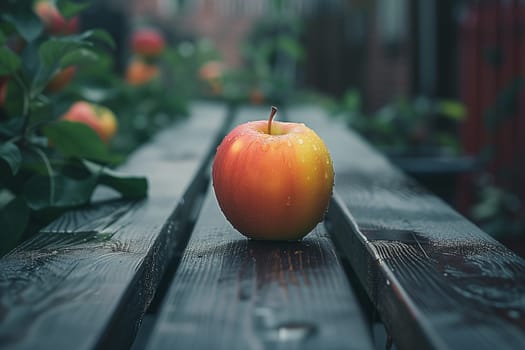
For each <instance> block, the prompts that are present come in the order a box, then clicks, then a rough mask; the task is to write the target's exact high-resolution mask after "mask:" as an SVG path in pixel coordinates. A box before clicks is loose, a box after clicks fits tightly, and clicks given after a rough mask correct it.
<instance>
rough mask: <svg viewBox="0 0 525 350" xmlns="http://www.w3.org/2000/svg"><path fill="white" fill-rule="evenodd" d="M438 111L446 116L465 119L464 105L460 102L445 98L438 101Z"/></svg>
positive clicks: (458, 119) (459, 119)
mask: <svg viewBox="0 0 525 350" xmlns="http://www.w3.org/2000/svg"><path fill="white" fill-rule="evenodd" d="M438 108H439V111H440V112H441V113H442V114H443V115H444V116H446V117H449V118H451V119H453V120H457V121H461V120H464V119H465V115H466V111H465V106H464V105H463V104H462V103H461V102H457V101H450V100H445V101H441V102H439V105H438Z"/></svg>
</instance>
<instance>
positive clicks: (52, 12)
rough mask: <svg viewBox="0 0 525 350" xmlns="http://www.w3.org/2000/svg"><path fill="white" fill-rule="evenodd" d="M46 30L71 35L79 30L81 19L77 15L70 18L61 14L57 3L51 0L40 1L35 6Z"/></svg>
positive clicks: (53, 33)
mask: <svg viewBox="0 0 525 350" xmlns="http://www.w3.org/2000/svg"><path fill="white" fill-rule="evenodd" d="M34 10H35V13H36V14H37V15H38V17H40V19H41V20H42V23H43V24H44V27H45V28H46V31H47V32H48V33H49V34H52V35H69V34H74V33H76V32H78V28H79V19H78V17H77V16H75V17H72V18H70V19H67V18H65V17H64V16H62V14H60V12H59V11H58V9H57V8H56V7H55V5H54V4H53V3H52V2H51V1H49V0H42V1H38V2H37V3H36V4H35V7H34Z"/></svg>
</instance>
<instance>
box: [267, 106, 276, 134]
mask: <svg viewBox="0 0 525 350" xmlns="http://www.w3.org/2000/svg"><path fill="white" fill-rule="evenodd" d="M276 113H277V107H275V106H272V111H271V112H270V118H268V135H271V134H272V120H273V117H274V116H275V114H276Z"/></svg>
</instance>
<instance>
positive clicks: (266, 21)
mask: <svg viewBox="0 0 525 350" xmlns="http://www.w3.org/2000/svg"><path fill="white" fill-rule="evenodd" d="M51 2H52V3H53V4H55V5H56V7H57V8H58V9H59V12H60V13H61V15H62V16H63V17H64V18H66V20H65V21H63V23H62V27H60V26H58V27H57V26H56V25H55V26H54V27H53V26H50V25H49V23H46V21H45V20H44V19H43V18H42V15H38V13H35V3H34V2H33V1H14V0H6V1H3V2H2V4H1V5H0V9H1V12H0V13H1V14H2V15H1V16H0V21H1V22H0V23H1V26H0V30H1V35H0V39H1V40H0V45H1V46H2V48H1V50H3V51H2V58H1V59H0V61H1V63H2V64H1V65H0V100H1V101H2V102H4V101H5V103H3V104H2V107H1V113H2V115H1V116H2V120H1V122H2V123H3V124H2V125H4V124H5V123H7V124H9V123H11V122H13V121H14V120H15V119H17V118H18V117H20V116H23V115H24V113H23V111H22V109H23V107H22V106H24V98H23V96H28V97H27V98H28V99H29V103H30V105H31V108H30V109H31V113H30V114H31V117H30V118H29V119H30V120H31V122H30V124H31V125H33V126H34V128H33V127H32V128H30V130H31V133H27V129H26V132H24V133H23V135H22V136H21V138H16V140H15V142H14V143H13V137H14V136H13V135H4V136H2V137H3V138H2V139H1V142H2V148H1V150H2V151H1V152H0V154H1V155H2V157H1V158H2V159H3V163H4V165H5V164H7V165H10V166H11V170H13V167H15V168H17V167H18V166H17V164H18V162H17V161H13V160H12V159H13V156H12V153H13V149H12V146H11V144H14V145H15V146H16V147H17V148H18V149H19V150H22V149H23V148H24V147H26V145H27V144H34V143H35V142H36V143H37V144H38V147H39V149H40V150H41V151H42V152H43V153H44V154H45V155H46V158H49V159H50V160H53V161H49V162H48V163H50V164H51V166H50V167H51V168H52V170H53V172H52V173H53V174H55V173H61V172H62V169H63V168H64V169H65V167H63V166H61V165H60V166H59V165H57V164H56V163H55V162H54V160H55V158H56V157H59V158H60V159H62V160H61V161H62V162H64V159H67V162H71V161H72V159H75V161H76V162H77V163H78V162H80V163H79V164H84V165H83V166H82V167H83V168H82V167H81V169H84V168H86V166H85V164H86V163H85V162H86V161H89V162H94V163H95V164H98V165H99V166H102V167H106V166H109V167H113V166H115V165H117V164H119V162H122V161H124V159H125V157H126V155H128V154H129V153H130V152H131V151H132V150H133V149H135V148H136V147H138V146H139V145H141V144H142V143H144V142H146V141H147V140H148V139H149V138H150V137H151V136H152V135H153V134H154V133H155V132H156V131H157V130H159V129H160V128H163V127H165V126H166V125H168V124H171V123H173V122H176V121H177V120H179V119H181V118H184V117H185V116H186V114H187V106H188V103H189V102H190V101H192V100H195V99H212V100H219V101H224V102H226V103H230V104H255V105H270V104H276V105H279V106H281V107H285V106H287V105H291V104H294V103H295V104H296V103H301V104H305V103H315V104H318V105H322V106H324V107H325V108H326V109H327V111H329V113H331V114H332V115H333V116H334V118H340V119H342V120H344V121H345V123H346V124H347V125H348V127H349V128H352V129H354V130H355V131H356V132H358V133H360V134H361V135H362V136H363V137H364V138H366V139H367V140H368V141H369V142H370V143H372V144H373V145H374V146H375V147H377V148H378V149H379V150H380V151H381V152H383V153H384V154H385V156H387V157H389V158H390V160H391V161H392V162H394V163H395V164H396V165H398V166H399V167H401V168H402V169H403V170H404V171H406V172H407V173H409V174H410V175H411V176H413V177H414V178H415V179H416V180H418V181H420V182H421V183H422V184H423V185H424V186H426V187H427V188H429V189H430V190H431V191H433V192H435V193H436V194H437V195H439V196H441V197H442V198H443V199H444V200H446V201H447V202H448V203H449V204H451V205H452V206H454V207H455V208H456V209H457V210H459V211H460V212H461V213H463V214H464V215H466V216H468V217H469V218H470V219H472V220H473V221H475V222H476V223H477V224H478V225H480V226H481V227H482V228H483V229H484V230H486V231H487V232H488V233H490V234H491V235H493V236H494V237H496V238H498V239H500V240H501V241H503V242H505V243H506V244H508V245H509V246H510V247H511V248H513V249H515V250H516V251H518V252H519V253H521V254H525V247H524V246H525V244H524V241H525V232H524V230H525V229H524V227H525V219H523V218H524V217H525V215H524V214H525V207H524V205H523V199H524V196H525V187H524V186H523V184H522V182H523V181H521V180H520V179H523V178H524V176H525V173H524V172H525V165H524V164H525V162H524V160H525V159H524V158H525V142H524V141H522V140H524V139H525V127H524V126H525V105H524V103H523V101H525V97H524V86H525V84H524V81H525V80H524V72H525V66H524V64H525V63H524V62H525V57H524V55H525V52H524V51H523V47H525V42H524V41H525V39H524V33H525V28H524V25H525V24H524V23H523V20H522V18H523V15H524V14H525V6H524V4H523V2H520V1H519V0H511V1H503V0H494V1H482V0H441V1H439V0H428V1H417V0H333V1H320V0H272V1H264V2H261V1H257V0H245V1H235V0H221V1H214V0H192V1H188V0H133V1H124V0H104V1H102V0H92V1H80V0H79V1H74V0H70V1H62V0H57V1H51ZM74 18H78V23H77V24H76V27H75V25H74V22H75V21H74V20H73V19H74ZM520 19H521V20H520ZM71 22H73V23H71ZM71 27H75V28H73V29H75V30H74V31H73V32H72V31H71ZM57 28H58V29H57ZM60 28H62V29H60ZM64 28H66V29H64ZM95 28H97V31H95V33H99V34H96V35H94V36H93V34H82V33H86V32H87V33H90V31H91V33H93V31H94V29H95ZM98 29H101V30H98ZM143 30H154V31H156V32H157V33H158V34H159V35H160V37H161V38H162V41H163V45H162V50H161V51H160V52H158V53H157V54H155V55H153V56H151V55H149V54H147V55H144V54H143V53H140V52H137V50H136V47H135V46H134V44H133V40H134V39H133V38H134V36H135V35H136V33H138V32H140V31H143ZM100 33H105V34H100ZM16 38H22V39H23V40H22V41H20V40H19V39H16ZM108 38H110V39H111V40H108ZM57 39H59V41H60V40H65V41H66V42H67V43H68V45H70V44H71V45H74V46H75V49H74V50H73V49H71V52H70V53H69V51H68V55H67V56H68V60H70V61H68V60H66V61H64V62H62V63H61V64H60V65H61V67H59V68H65V67H67V66H69V65H72V64H73V63H74V65H75V66H76V71H75V74H74V76H73V77H72V78H71V80H70V81H69V82H68V83H67V84H65V85H64V86H63V87H61V88H60V89H55V90H53V89H45V87H44V86H43V84H44V83H47V82H48V81H49V80H51V78H52V77H53V76H52V75H53V74H55V73H56V72H55V71H56V68H57V67H54V68H55V69H54V70H55V71H53V72H51V71H52V70H51V69H48V73H47V76H42V75H41V73H38V74H36V73H35V70H34V69H33V68H31V67H36V66H38V65H39V64H41V63H39V61H38V60H44V61H45V57H42V56H39V55H38V54H34V55H30V54H29V53H30V52H33V53H34V52H38V50H39V48H40V47H42V45H44V46H46V45H49V44H45V43H46V41H51V42H55V41H56V40H57ZM92 39H96V40H92ZM91 41H97V42H98V43H97V45H98V44H102V45H101V46H100V45H98V46H96V45H94V44H95V43H94V42H93V43H91ZM92 44H93V45H92ZM99 46H100V47H99ZM62 49H63V48H60V47H56V48H53V50H50V51H51V55H50V57H56V58H57V59H58V58H59V57H61V56H63V53H64V52H63V51H60V50H62ZM31 50H33V51H31ZM35 50H36V51H35ZM55 50H57V51H55ZM68 50H69V49H68ZM13 55H15V56H18V57H19V59H18V60H17V59H13V60H11V59H10V57H11V58H12V56H13ZM29 56H32V57H37V58H38V59H37V61H35V62H31V60H30V59H29V58H28V57H29ZM66 63H67V64H66ZM69 63H71V64H69ZM6 67H7V68H6ZM39 74H40V75H39ZM17 76H21V77H22V79H19V78H18V77H17ZM28 79H29V80H28ZM31 79H33V80H32V81H36V82H38V83H39V84H37V85H39V89H40V90H42V91H40V90H32V91H30V93H29V94H27V92H28V91H25V90H27V86H26V85H27V84H26V83H27V82H28V81H31ZM18 80H21V82H20V81H18ZM4 81H9V83H8V84H7V88H6V84H4ZM30 90H31V89H30ZM27 98H26V99H27ZM77 101H88V102H90V103H94V104H97V105H100V106H105V107H107V108H109V110H111V111H112V113H113V114H114V115H115V117H116V119H117V120H118V131H117V132H116V134H115V135H114V136H113V137H112V138H111V141H110V142H108V143H104V142H102V143H101V142H98V140H95V141H93V144H97V145H98V146H94V148H95V149H97V150H98V151H97V152H101V153H97V152H93V150H87V151H86V150H85V149H82V148H81V147H79V148H78V154H60V152H58V151H60V150H59V149H54V148H52V147H47V145H45V141H44V140H45V138H46V137H48V136H49V132H47V133H46V132H45V126H46V125H47V124H50V123H51V124H52V123H56V122H57V120H60V119H61V118H62V117H63V115H64V114H65V113H66V112H67V111H68V110H69V109H70V107H71V106H72V105H73V104H74V103H75V102H77ZM26 104H27V103H26ZM26 114H27V113H26ZM22 119H23V118H22ZM26 119H27V118H26ZM84 131H85V130H84ZM91 134H93V133H91ZM94 136H96V135H91V137H94ZM28 141H29V142H28ZM56 144H57V145H59V144H61V143H60V142H59V141H58V140H57V141H56ZM6 145H7V146H6ZM31 147H33V146H31ZM88 148H89V147H88ZM14 153H16V152H14ZM33 153H35V152H32V153H31V152H28V153H27V154H31V157H32V158H35V157H36V158H37V159H38V158H39V156H38V155H37V156H35V155H34V154H33ZM62 153H64V152H62ZM22 154H23V156H22V157H21V158H22V159H24V160H23V161H22V162H21V163H20V164H22V165H20V166H21V167H22V168H24V167H26V165H24V164H26V163H27V162H26V161H25V159H26V157H28V158H27V159H29V155H26V154H25V153H24V152H22ZM51 154H52V155H53V156H51ZM115 155H118V156H115ZM15 158H16V156H15ZM40 158H41V160H40V161H38V160H37V161H36V163H39V162H40V163H42V162H44V160H43V158H44V157H41V156H40ZM1 163H2V162H0V164H1ZM44 163H45V162H44ZM44 168H46V166H45V164H44V165H43V166H42V164H40V165H36V166H34V167H33V169H39V170H38V171H39V173H38V175H40V176H42V175H44V176H50V174H51V172H50V171H49V169H48V170H47V171H46V170H43V169H44ZM48 168H49V167H48ZM64 171H65V170H64ZM83 171H85V169H84V170H83ZM7 174H8V177H9V178H13V177H14V178H20V175H14V174H13V173H11V174H9V173H7ZM2 175H3V176H5V173H2ZM77 177H78V176H77ZM25 180H27V179H26V177H24V181H25ZM9 181H10V180H8V181H6V180H4V179H3V180H2V186H3V187H2V192H1V193H0V206H3V208H8V209H9V212H10V213H14V212H16V213H26V214H27V215H26V214H17V215H18V216H20V217H21V218H19V219H17V220H18V221H17V222H22V221H24V220H25V219H27V217H29V216H33V215H34V213H33V211H32V209H31V210H29V211H27V210H25V211H24V210H20V208H22V207H23V206H24V205H25V206H26V207H27V201H26V202H25V204H24V200H26V199H24V198H25V197H21V196H19V193H21V192H19V191H18V189H17V190H15V189H14V187H12V186H11V185H8V183H9ZM20 181H22V180H20ZM99 183H100V181H99ZM94 187H95V186H92V187H90V188H94ZM85 193H86V195H85V197H84V200H83V201H82V203H81V205H84V204H85V203H87V202H89V198H90V196H91V194H92V191H91V192H90V191H86V192H85ZM47 195H49V193H47ZM15 198H16V200H15ZM77 205H78V204H74V205H72V206H73V207H74V206H77ZM69 207H71V206H69ZM69 207H68V208H69ZM4 212H7V211H4ZM24 215H25V216H24ZM4 216H5V215H4ZM51 217H52V216H48V218H51ZM4 220H5V219H4ZM15 226H16V225H15ZM26 231H27V230H26ZM24 232H25V231H24ZM24 235H26V236H27V233H25V234H24ZM4 251H5V249H4Z"/></svg>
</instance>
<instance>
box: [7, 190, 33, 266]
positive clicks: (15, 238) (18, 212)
mask: <svg viewBox="0 0 525 350" xmlns="http://www.w3.org/2000/svg"><path fill="white" fill-rule="evenodd" d="M29 214H30V211H29V208H28V207H27V205H26V204H25V201H24V200H23V198H21V197H16V198H14V199H13V200H11V201H10V202H9V203H8V204H7V205H6V206H4V207H3V208H0V227H2V229H1V230H0V256H2V255H4V254H5V253H7V252H9V251H10V250H11V249H13V248H14V247H16V245H17V244H18V242H20V240H21V239H22V236H23V234H24V230H25V229H26V227H27V223H28V221H29Z"/></svg>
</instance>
